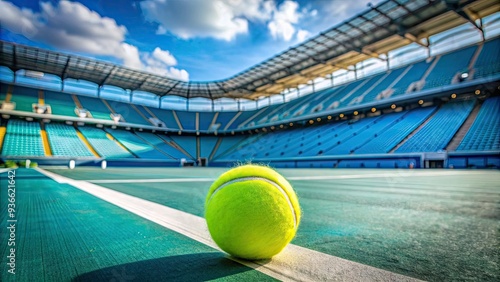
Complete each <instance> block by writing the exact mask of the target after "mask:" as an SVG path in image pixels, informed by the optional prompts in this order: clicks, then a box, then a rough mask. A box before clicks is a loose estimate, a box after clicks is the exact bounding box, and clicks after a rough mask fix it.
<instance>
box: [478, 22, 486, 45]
mask: <svg viewBox="0 0 500 282" xmlns="http://www.w3.org/2000/svg"><path fill="white" fill-rule="evenodd" d="M478 29H479V31H480V32H481V41H482V42H484V41H485V40H486V39H485V38H484V26H483V18H479V28H478Z"/></svg>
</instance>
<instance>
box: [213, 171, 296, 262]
mask: <svg viewBox="0 0 500 282" xmlns="http://www.w3.org/2000/svg"><path fill="white" fill-rule="evenodd" d="M205 219H206V221H207V225H208V230H209V232H210V235H211V236H212V238H213V240H214V241H215V243H216V244H217V245H218V246H219V247H220V248H221V249H222V250H223V251H225V252H227V253H228V254H230V255H232V256H234V257H238V258H243V259H248V260H258V259H268V258H271V257H273V256H274V255H276V254H278V253H279V252H281V251H282V250H283V249H284V248H285V247H286V245H287V244H288V243H290V241H291V240H292V239H293V237H294V236H295V233H296V232H297V228H298V226H299V223H300V206H299V201H298V199H297V195H295V192H294V191H293V188H292V186H291V185H290V183H288V181H287V180H286V179H285V178H284V177H283V176H281V175H280V174H279V173H277V172H276V171H274V170H273V169H271V168H269V167H265V166H259V165H243V166H240V167H236V168H233V169H231V170H229V171H227V172H225V173H223V174H222V175H221V176H220V177H219V178H218V179H217V180H216V181H215V182H214V183H213V184H212V186H210V189H209V192H208V195H207V198H206V200H205Z"/></svg>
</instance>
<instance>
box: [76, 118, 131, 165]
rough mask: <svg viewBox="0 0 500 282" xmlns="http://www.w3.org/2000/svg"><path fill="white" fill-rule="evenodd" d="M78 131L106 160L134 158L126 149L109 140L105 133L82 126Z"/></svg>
mask: <svg viewBox="0 0 500 282" xmlns="http://www.w3.org/2000/svg"><path fill="white" fill-rule="evenodd" d="M78 130H80V132H81V133H82V134H83V135H84V136H85V138H86V139H87V140H88V141H89V143H90V144H91V145H92V147H93V148H94V149H95V150H96V151H97V153H98V154H99V155H100V156H101V157H104V158H134V156H133V155H132V154H131V153H130V152H129V151H127V150H126V149H125V148H123V147H121V146H120V145H118V143H117V142H116V141H114V140H111V139H110V138H108V136H107V134H106V132H105V131H103V130H102V129H99V128H95V127H88V126H81V127H78Z"/></svg>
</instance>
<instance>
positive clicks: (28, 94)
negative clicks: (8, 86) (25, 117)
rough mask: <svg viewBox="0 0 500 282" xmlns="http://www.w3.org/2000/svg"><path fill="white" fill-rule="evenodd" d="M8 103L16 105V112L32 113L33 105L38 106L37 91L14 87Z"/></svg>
mask: <svg viewBox="0 0 500 282" xmlns="http://www.w3.org/2000/svg"><path fill="white" fill-rule="evenodd" d="M10 101H11V102H14V103H16V110H17V111H23V112H33V104H38V90H36V89H33V88H27V87H22V86H14V87H13V90H12V97H11V99H10Z"/></svg>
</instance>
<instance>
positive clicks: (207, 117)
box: [198, 112, 215, 130]
mask: <svg viewBox="0 0 500 282" xmlns="http://www.w3.org/2000/svg"><path fill="white" fill-rule="evenodd" d="M214 115H215V113H213V112H200V113H199V123H198V129H199V130H208V128H209V127H210V124H211V123H212V120H213V119H214Z"/></svg>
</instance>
